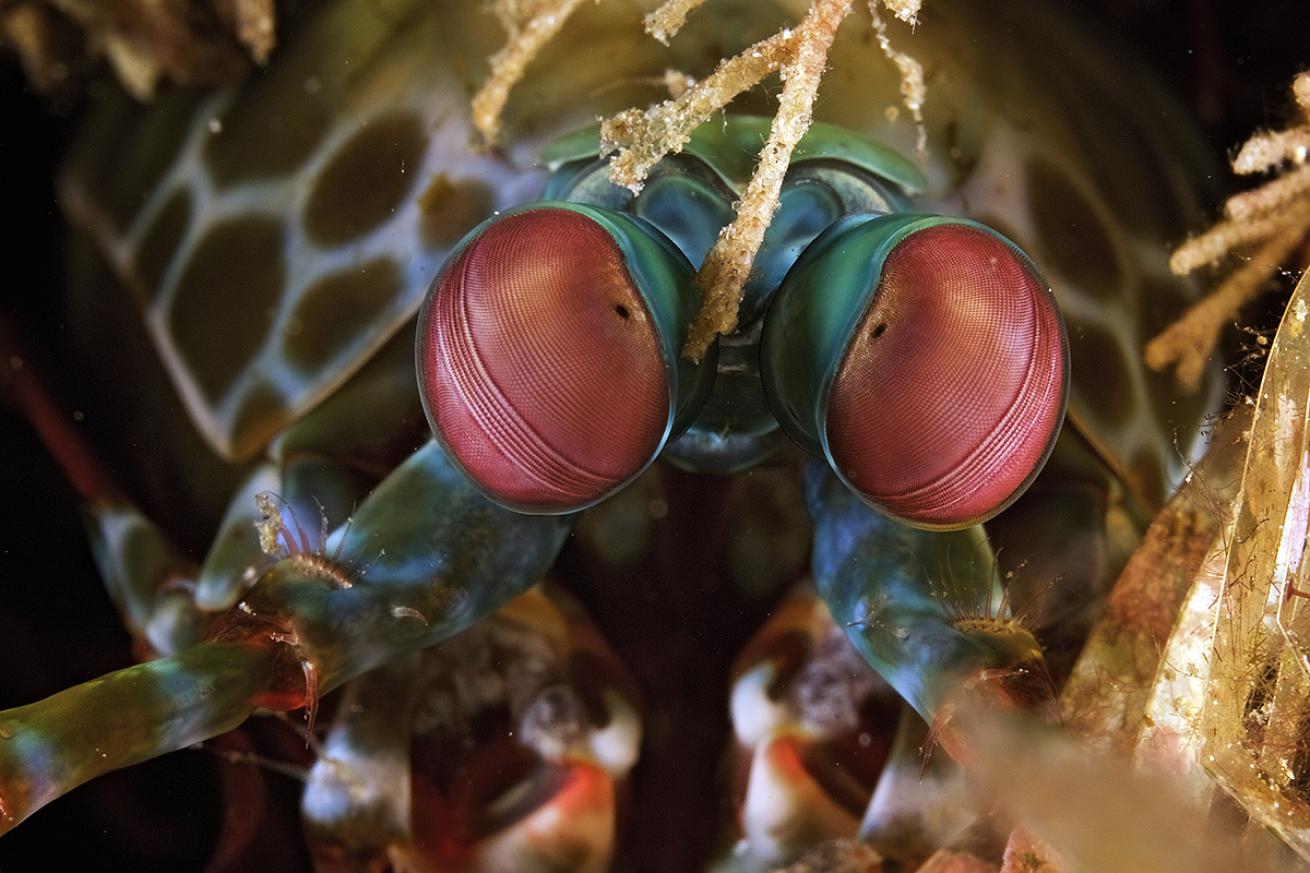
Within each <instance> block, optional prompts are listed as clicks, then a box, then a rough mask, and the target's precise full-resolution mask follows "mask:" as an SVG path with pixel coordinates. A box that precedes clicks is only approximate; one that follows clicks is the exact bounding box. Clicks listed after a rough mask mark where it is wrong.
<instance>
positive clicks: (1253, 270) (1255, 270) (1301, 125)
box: [1146, 71, 1310, 389]
mask: <svg viewBox="0 0 1310 873" xmlns="http://www.w3.org/2000/svg"><path fill="white" fill-rule="evenodd" d="M1292 94H1293V96H1294V97H1295V98H1296V104H1297V107H1298V109H1299V111H1300V119H1299V121H1298V123H1297V124H1294V125H1293V126H1291V127H1289V128H1288V129H1287V130H1281V131H1267V132H1263V133H1257V134H1255V135H1254V136H1252V137H1251V138H1250V139H1249V140H1247V141H1246V144H1245V145H1243V146H1242V148H1241V150H1240V151H1239V152H1238V153H1237V157H1235V158H1234V159H1233V162H1232V167H1233V172H1235V173H1238V174H1241V175H1250V174H1253V173H1263V172H1268V171H1271V170H1277V169H1279V168H1281V167H1286V168H1287V169H1286V171H1285V172H1283V173H1282V174H1281V175H1279V176H1277V177H1276V178H1274V179H1272V180H1270V181H1269V182H1267V183H1265V184H1264V185H1262V186H1260V187H1259V188H1256V189H1254V190H1252V191H1245V192H1243V193H1241V194H1236V195H1234V196H1233V197H1230V198H1229V199H1228V202H1227V203H1225V204H1224V220H1223V221H1221V222H1219V223H1218V224H1216V225H1215V226H1214V227H1212V228H1210V229H1209V230H1208V231H1206V232H1205V233H1203V234H1201V235H1199V236H1196V237H1193V238H1192V239H1189V240H1188V241H1187V242H1186V243H1184V244H1183V245H1182V246H1180V247H1179V248H1178V250H1177V251H1175V252H1174V254H1173V257H1172V258H1171V259H1170V261H1169V266H1170V269H1172V270H1173V271H1174V273H1176V274H1178V275H1180V276H1182V275H1186V274H1188V273H1190V272H1192V271H1193V270H1196V269H1198V268H1200V267H1204V266H1207V265H1210V264H1213V263H1215V262H1217V261H1218V260H1219V259H1221V258H1223V257H1225V256H1227V255H1229V254H1231V253H1234V252H1236V251H1237V250H1239V249H1242V248H1245V247H1248V246H1257V247H1256V248H1255V250H1254V251H1253V252H1251V253H1250V254H1249V256H1248V257H1247V260H1246V263H1245V264H1243V265H1242V266H1241V267H1238V268H1237V269H1236V270H1234V271H1233V272H1231V273H1230V274H1228V276H1227V278H1225V279H1224V281H1223V282H1221V283H1220V285H1219V287H1218V288H1216V289H1215V290H1214V292H1213V293H1212V294H1211V295H1210V296H1209V297H1207V298H1206V299H1204V300H1202V301H1201V302H1200V303H1198V304H1196V305H1195V306H1193V307H1192V308H1191V309H1190V310H1188V311H1187V313H1185V314H1184V315H1183V316H1182V318H1180V319H1179V320H1178V321H1176V322H1175V323H1173V324H1172V325H1170V326H1169V327H1168V328H1167V329H1166V330H1165V331H1164V332H1162V333H1161V334H1160V335H1159V336H1157V337H1156V338H1155V339H1153V340H1152V341H1151V342H1150V343H1148V344H1147V346H1146V363H1147V365H1148V366H1150V367H1151V368H1153V369H1156V370H1163V369H1165V368H1166V367H1170V366H1173V367H1175V370H1176V373H1177V376H1178V380H1179V382H1181V383H1182V384H1183V386H1184V387H1186V388H1188V389H1195V388H1196V387H1197V386H1198V385H1199V384H1200V381H1201V376H1202V374H1203V373H1204V372H1205V367H1206V361H1207V359H1208V358H1209V356H1210V354H1211V352H1212V351H1213V350H1214V348H1215V345H1216V343H1217V342H1218V339H1219V333H1220V331H1221V330H1222V329H1223V327H1224V325H1225V324H1226V323H1227V322H1229V321H1231V320H1232V318H1233V317H1234V316H1235V315H1236V313H1237V311H1238V310H1239V309H1240V308H1241V307H1242V306H1243V305H1245V304H1246V303H1247V302H1249V301H1250V300H1252V299H1253V298H1255V297H1256V296H1257V295H1258V294H1259V291H1260V289H1261V287H1262V286H1263V285H1264V284H1265V283H1266V282H1267V281H1268V280H1269V279H1270V278H1271V277H1272V276H1273V275H1274V274H1275V273H1276V272H1277V271H1278V269H1279V268H1280V267H1282V266H1283V265H1285V264H1287V263H1288V262H1289V261H1291V260H1293V259H1294V256H1295V253H1296V251H1297V249H1298V247H1300V246H1302V245H1303V243H1304V242H1305V241H1306V238H1307V235H1310V163H1307V158H1310V71H1308V72H1304V73H1301V74H1300V75H1298V76H1297V77H1296V79H1294V80H1293V82H1292ZM1303 259H1304V258H1303ZM1301 266H1303V265H1301Z"/></svg>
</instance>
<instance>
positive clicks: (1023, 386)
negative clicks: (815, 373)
mask: <svg viewBox="0 0 1310 873" xmlns="http://www.w3.org/2000/svg"><path fill="white" fill-rule="evenodd" d="M1066 359H1067V355H1066V351H1065V338H1064V329H1063V325H1062V322H1061V319H1060V315H1059V312H1058V310H1057V309H1056V307H1055V303H1054V301H1053V299H1052V297H1051V294H1050V292H1049V290H1048V289H1047V287H1046V284H1045V283H1044V282H1043V281H1042V279H1041V277H1040V276H1039V275H1037V274H1036V272H1035V271H1034V270H1033V269H1032V268H1031V267H1030V266H1029V265H1028V263H1027V262H1026V260H1025V259H1024V258H1022V257H1021V256H1020V255H1019V254H1018V253H1017V252H1015V250H1014V249H1013V248H1012V247H1011V246H1009V245H1008V244H1007V243H1006V242H1005V241H1003V240H1002V239H1000V238H998V237H996V236H994V235H992V234H990V233H988V232H986V231H984V230H981V229H979V228H977V227H974V226H970V225H966V224H954V223H948V224H939V225H936V226H932V227H927V228H924V229H922V230H918V231H916V232H914V233H912V234H910V235H909V236H907V237H906V238H905V239H903V240H902V241H901V242H899V243H898V244H897V245H896V246H895V247H894V248H893V249H892V250H891V251H890V252H889V253H888V255H887V257H886V260H885V262H884V264H883V269H882V273H881V275H880V277H879V279H878V285H877V289H876V291H875V294H874V295H873V298H872V299H871V301H870V305H869V308H868V310H867V312H866V313H865V314H864V316H863V318H862V319H861V320H860V322H859V325H858V327H857V328H856V330H855V333H854V334H853V335H852V337H851V339H850V342H849V344H848V345H847V348H846V352H845V355H844V356H843V358H842V360H841V363H840V365H839V367H838V369H837V371H836V374H835V376H834V378H833V381H832V383H831V386H830V388H829V395H828V413H827V423H826V424H827V443H828V451H829V453H830V456H831V459H832V461H833V464H834V466H835V467H836V468H837V471H838V472H839V474H840V475H841V476H842V477H843V478H844V479H845V480H846V482H847V484H849V485H850V486H851V487H852V488H854V489H855V490H856V491H857V492H859V493H860V494H862V495H863V496H864V497H865V498H866V499H867V500H869V501H870V502H872V503H874V504H875V505H877V506H878V507H880V508H882V509H883V510H884V511H886V512H888V513H890V514H891V515H894V516H897V517H900V518H903V519H905V520H907V521H909V522H912V523H916V524H920V525H925V526H933V527H938V526H940V527H951V526H957V525H962V524H969V523H973V522H975V521H979V520H982V519H984V518H986V517H988V516H990V515H992V514H994V513H995V512H996V511H999V510H1000V509H1001V508H1003V507H1004V506H1005V505H1007V504H1008V503H1009V502H1010V501H1011V500H1012V499H1013V498H1014V497H1015V496H1017V495H1018V494H1019V493H1020V492H1021V491H1022V490H1023V488H1024V487H1025V486H1026V485H1027V483H1028V482H1029V481H1030V480H1031V478H1032V477H1033V476H1034V475H1035V474H1036V471H1037V470H1038V469H1039V468H1040V467H1041V465H1042V464H1043V463H1044V461H1045V459H1046V457H1047V455H1048V454H1049V452H1050V449H1051V446H1052V445H1053V443H1054V440H1055V437H1056V434H1057V433H1058V430H1059V427H1060V422H1061V420H1062V418H1063V415H1064V396H1065V385H1066V381H1067V363H1066Z"/></svg>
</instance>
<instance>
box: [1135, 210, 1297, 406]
mask: <svg viewBox="0 0 1310 873" xmlns="http://www.w3.org/2000/svg"><path fill="white" fill-rule="evenodd" d="M1304 233H1305V230H1304V229H1303V228H1302V227H1301V226H1299V225H1293V226H1291V227H1288V228H1285V229H1284V230H1282V231H1281V232H1279V233H1277V234H1275V235H1274V236H1273V237H1270V238H1269V239H1268V240H1267V241H1266V242H1265V244H1264V245H1263V246H1261V247H1260V249H1259V250H1258V251H1257V252H1256V253H1255V255H1254V256H1253V257H1252V258H1251V259H1250V260H1249V261H1248V262H1247V263H1246V264H1244V265H1243V266H1242V267H1240V268H1238V269H1237V270H1235V271H1234V272H1232V273H1231V274H1230V275H1229V276H1228V278H1227V279H1225V280H1224V281H1223V283H1222V284H1220V285H1219V287H1218V288H1216V289H1215V290H1214V291H1213V292H1212V293H1211V294H1210V295H1209V296H1208V297H1206V298H1205V299H1204V300H1202V301H1201V302H1200V303H1197V304H1196V305H1195V306H1193V307H1192V308H1191V309H1189V310H1187V312H1186V313H1184V314H1183V316H1182V317H1181V318H1180V319H1178V321H1176V322H1174V323H1173V324H1171V325H1169V327H1168V328H1166V329H1165V330H1164V331H1163V332H1162V333H1161V334H1160V335H1159V336H1157V337H1156V338H1155V339H1153V340H1151V341H1150V342H1149V343H1147V345H1146V354H1145V358H1146V364H1147V366H1149V367H1151V368H1152V369H1155V370H1163V369H1164V368H1166V367H1168V366H1170V365H1175V366H1176V373H1177V377H1178V381H1179V382H1180V383H1181V384H1182V385H1183V387H1184V388H1186V389H1187V390H1189V391H1192V390H1195V389H1196V388H1197V387H1199V386H1200V384H1201V377H1202V376H1203V375H1204V374H1205V368H1206V362H1207V360H1208V359H1209V356H1210V354H1211V352H1213V350H1214V347H1215V344H1216V343H1217V342H1218V340H1219V333H1220V331H1222V330H1223V327H1224V325H1225V323H1227V322H1228V321H1230V320H1231V319H1232V318H1233V316H1234V314H1235V313H1236V312H1237V311H1238V310H1239V309H1240V308H1241V307H1243V306H1244V305H1246V304H1247V303H1248V302H1249V301H1251V300H1252V299H1254V298H1255V297H1256V296H1257V295H1258V294H1259V292H1260V286H1261V285H1263V284H1264V283H1265V282H1266V281H1267V280H1268V279H1269V278H1270V277H1271V276H1272V275H1273V274H1274V272H1275V271H1276V270H1277V269H1278V266H1279V265H1280V264H1282V263H1283V262H1284V261H1285V260H1286V259H1287V257H1288V256H1289V255H1290V254H1291V253H1292V251H1293V250H1294V249H1295V248H1296V246H1297V244H1298V243H1299V242H1300V241H1301V237H1302V236H1303V235H1304Z"/></svg>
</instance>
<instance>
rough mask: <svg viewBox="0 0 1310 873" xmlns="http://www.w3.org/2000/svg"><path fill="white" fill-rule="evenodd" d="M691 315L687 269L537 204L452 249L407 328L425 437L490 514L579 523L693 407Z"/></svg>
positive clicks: (594, 223) (651, 241)
mask: <svg viewBox="0 0 1310 873" xmlns="http://www.w3.org/2000/svg"><path fill="white" fill-rule="evenodd" d="M698 304H699V292H698V291H697V290H696V286H695V283H694V273H693V270H692V267H691V265H690V264H689V263H688V262H687V260H686V258H685V257H683V255H682V254H681V253H680V252H679V251H678V250H677V249H676V247H674V246H673V245H672V243H670V242H669V241H668V240H667V239H665V238H663V236H662V235H660V234H659V232H658V231H656V230H654V229H653V228H651V227H649V226H647V225H645V224H644V223H640V222H638V221H635V220H633V219H632V218H630V217H628V216H626V215H623V214H620V213H616V212H611V211H609V210H605V209H600V208H596V207H590V206H584V205H581V204H575V203H551V202H543V203H536V204H531V205H529V206H526V207H522V208H519V209H516V210H513V211H510V212H507V213H505V214H503V215H500V216H498V217H496V218H493V219H491V220H489V221H487V222H484V223H483V224H482V225H481V226H479V227H477V228H475V229H474V230H473V231H472V232H471V233H470V234H469V235H468V236H467V237H465V239H464V240H463V241H462V242H461V243H460V245H459V247H458V248H457V249H456V251H455V252H454V254H452V256H451V257H450V259H449V260H448V261H447V262H446V265H445V266H444V267H443V269H442V271H441V273H440V274H439V275H438V276H437V278H436V280H435V281H434V282H433V285H432V288H431V289H430V291H429V292H428V297H427V300H426V301H425V302H424V304H423V309H422V312H421V313H420V315H419V323H418V337H417V344H416V347H417V348H416V356H417V370H418V380H419V390H420V395H421V397H422V400H423V406H424V409H425V410H426V412H427V416H428V422H429V424H430V425H431V426H432V430H433V432H434V433H435V435H436V436H437V438H438V439H439V440H440V441H441V442H442V444H443V445H444V446H445V447H446V449H447V451H448V452H449V453H450V455H451V458H452V460H454V461H455V463H457V464H458V465H459V466H460V467H462V468H463V469H464V471H465V472H466V473H467V474H468V475H469V477H470V478H471V479H472V480H473V481H474V482H475V483H476V484H477V485H478V486H479V487H480V488H481V489H482V490H483V491H484V493H486V494H487V496H488V497H490V498H491V499H492V500H494V501H496V502H497V503H500V504H502V505H504V506H507V507H509V508H511V509H515V510H519V511H522V512H532V513H565V512H572V511H575V510H578V509H583V508H585V507H587V506H589V505H591V504H593V503H596V502H597V501H599V500H601V499H603V498H604V497H606V496H608V495H609V494H611V493H613V492H614V491H616V490H618V489H619V488H621V487H622V486H623V485H624V484H626V483H627V482H628V481H629V480H631V479H632V478H633V477H634V476H636V475H637V474H638V473H640V472H641V471H642V470H644V469H645V468H646V466H647V465H648V464H650V462H651V461H652V460H654V459H655V457H656V456H657V455H658V454H659V452H660V450H661V449H662V448H663V446H664V444H665V443H666V442H667V441H668V440H669V439H670V438H671V437H672V436H676V435H677V434H678V433H680V432H681V431H682V430H683V429H685V428H686V426H687V425H688V424H690V422H691V419H692V418H693V417H694V414H695V411H696V410H697V409H698V408H699V406H700V405H701V404H702V403H703V402H704V398H705V395H706V394H707V393H708V390H709V387H710V381H711V379H712V378H713V373H714V365H715V361H714V360H707V361H705V362H703V363H702V364H701V365H699V366H696V365H693V364H691V363H690V362H687V361H684V360H681V359H680V358H679V355H678V350H679V349H680V348H681V345H682V342H683V340H684V338H685V332H686V325H687V324H688V323H690V321H691V318H692V316H693V315H694V314H695V311H696V307H697V306H698ZM709 357H710V358H713V357H714V356H713V355H711V356H709Z"/></svg>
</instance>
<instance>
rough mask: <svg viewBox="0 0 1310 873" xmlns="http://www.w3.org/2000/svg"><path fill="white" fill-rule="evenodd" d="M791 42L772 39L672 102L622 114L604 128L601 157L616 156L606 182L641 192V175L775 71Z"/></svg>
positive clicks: (786, 35)
mask: <svg viewBox="0 0 1310 873" xmlns="http://www.w3.org/2000/svg"><path fill="white" fill-rule="evenodd" d="M794 38H795V37H794V36H793V34H792V33H791V32H790V31H782V32H781V33H777V34H774V35H773V36H771V37H769V38H768V39H765V40H761V41H760V42H757V43H755V45H753V46H751V47H750V48H748V49H747V50H746V51H744V52H742V53H741V54H739V55H736V56H734V57H732V58H729V59H727V60H724V61H720V62H719V66H718V67H717V68H716V69H715V70H714V72H713V73H711V74H710V75H708V76H706V77H705V78H704V79H702V80H701V81H699V82H697V83H696V84H695V85H693V86H692V87H691V88H689V89H687V90H686V91H684V92H682V93H681V94H680V95H678V96H677V97H674V98H671V99H669V100H665V101H664V102H663V103H658V104H656V105H654V106H652V107H650V108H649V109H645V110H642V109H626V110H624V111H623V112H620V113H618V114H617V115H615V116H614V117H613V118H610V119H608V120H607V121H605V122H603V123H602V124H601V127H600V145H601V153H602V154H608V153H610V152H614V151H617V152H618V154H617V155H615V157H614V158H613V159H612V160H611V161H610V179H611V180H612V181H613V182H615V183H616V184H619V185H624V186H626V187H628V188H630V189H632V190H633V191H640V190H641V184H642V182H643V181H644V180H645V178H646V174H647V173H648V172H650V168H651V167H653V166H655V164H657V163H658V162H659V161H660V159H661V158H663V157H664V156H665V155H667V154H677V153H678V152H680V151H682V147H683V146H684V145H686V144H687V142H688V140H689V139H690V138H691V132H692V131H693V130H695V129H696V128H697V127H699V126H700V125H701V124H702V123H704V122H705V120H706V119H708V118H709V117H710V116H711V115H713V114H714V113H715V112H717V111H718V110H720V109H722V108H723V107H724V106H726V105H727V104H728V103H729V102H730V101H731V100H732V99H733V98H734V97H736V96H737V95H738V94H740V93H741V92H742V91H745V90H746V89H747V88H751V87H754V86H755V85H756V84H758V83H759V82H760V81H761V80H762V79H763V78H764V77H765V76H767V75H769V73H772V72H773V71H774V70H776V69H778V67H779V66H781V64H782V61H783V59H784V58H785V56H786V54H787V53H788V51H789V50H790V47H791V43H792V41H793V39H794Z"/></svg>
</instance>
